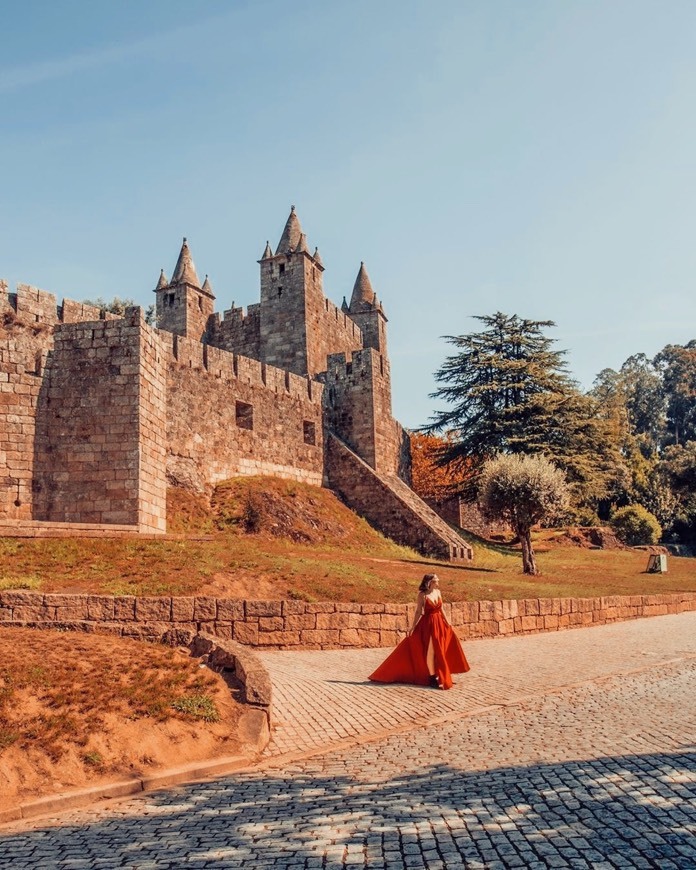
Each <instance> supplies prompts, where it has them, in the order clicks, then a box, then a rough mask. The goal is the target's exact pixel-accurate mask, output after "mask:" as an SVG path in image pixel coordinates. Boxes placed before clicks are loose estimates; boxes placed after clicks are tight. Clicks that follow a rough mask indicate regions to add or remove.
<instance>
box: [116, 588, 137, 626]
mask: <svg viewBox="0 0 696 870" xmlns="http://www.w3.org/2000/svg"><path fill="white" fill-rule="evenodd" d="M114 619H117V620H119V621H122V622H131V621H134V620H135V598H134V597H133V596H132V595H120V596H116V597H115V598H114Z"/></svg>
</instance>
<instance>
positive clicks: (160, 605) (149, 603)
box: [135, 598, 172, 622]
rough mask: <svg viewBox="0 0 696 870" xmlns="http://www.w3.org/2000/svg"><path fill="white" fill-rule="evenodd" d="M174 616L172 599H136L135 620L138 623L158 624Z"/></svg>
mask: <svg viewBox="0 0 696 870" xmlns="http://www.w3.org/2000/svg"><path fill="white" fill-rule="evenodd" d="M171 616H172V600H171V598H136V600H135V618H136V620H137V621H138V622H156V621H159V620H166V621H167V622H169V621H170V620H171Z"/></svg>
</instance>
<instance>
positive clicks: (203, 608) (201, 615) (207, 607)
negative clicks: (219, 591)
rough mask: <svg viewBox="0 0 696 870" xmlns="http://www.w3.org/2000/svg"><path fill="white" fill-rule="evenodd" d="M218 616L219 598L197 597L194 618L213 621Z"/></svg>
mask: <svg viewBox="0 0 696 870" xmlns="http://www.w3.org/2000/svg"><path fill="white" fill-rule="evenodd" d="M216 616H217V600H216V599H215V598H205V597H196V598H195V599H194V605H193V618H194V620H201V621H208V622H212V621H214V620H215V618H216Z"/></svg>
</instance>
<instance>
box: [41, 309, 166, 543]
mask: <svg viewBox="0 0 696 870" xmlns="http://www.w3.org/2000/svg"><path fill="white" fill-rule="evenodd" d="M163 387H164V361H163V359H162V352H161V348H160V346H159V342H158V340H157V337H156V335H155V334H154V332H153V331H152V330H151V329H150V328H149V327H148V326H147V325H146V324H145V323H144V321H143V320H142V316H141V312H140V309H129V311H128V312H127V316H126V318H124V319H116V320H100V321H86V322H83V323H72V324H61V325H58V326H57V327H56V328H55V330H54V349H53V352H52V354H51V356H50V357H49V359H48V362H47V367H46V374H45V377H44V379H43V382H42V386H41V390H40V394H39V397H38V404H37V427H36V439H35V447H34V490H35V501H34V518H35V519H40V520H47V521H54V522H81V523H85V522H86V523H118V524H134V525H138V526H139V527H140V529H141V530H142V531H153V532H163V531H165V522H166V515H165V497H166V492H165V486H166V482H165V477H164V441H163V435H164V412H165V405H164V394H163Z"/></svg>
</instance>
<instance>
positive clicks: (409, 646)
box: [370, 574, 469, 689]
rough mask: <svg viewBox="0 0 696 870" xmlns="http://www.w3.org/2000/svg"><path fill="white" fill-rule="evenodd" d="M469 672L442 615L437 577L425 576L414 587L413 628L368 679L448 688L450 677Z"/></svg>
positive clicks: (461, 652) (462, 653) (464, 658)
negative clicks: (416, 587) (416, 597)
mask: <svg viewBox="0 0 696 870" xmlns="http://www.w3.org/2000/svg"><path fill="white" fill-rule="evenodd" d="M468 670H469V663H468V662H467V660H466V656H465V655H464V650H463V649H462V645H461V644H460V643H459V638H458V637H457V635H456V634H455V633H454V631H453V630H452V626H451V625H450V624H449V623H448V622H447V620H446V619H445V616H444V614H443V612H442V595H440V581H439V579H438V576H437V574H426V575H425V577H423V580H422V582H421V584H420V586H419V587H418V601H417V604H416V612H415V614H414V616H413V625H412V626H411V628H410V629H409V632H408V634H407V635H406V637H405V638H404V639H403V640H402V641H401V643H400V644H399V645H398V646H397V648H396V649H395V650H394V652H393V653H391V654H390V655H389V656H388V657H387V658H386V659H385V660H384V662H382V664H381V665H380V666H379V667H378V668H377V670H376V671H375V672H374V674H370V679H371V680H374V681H375V682H377V683H415V684H416V685H418V686H432V688H434V689H437V688H440V689H450V688H452V674H463V673H466V671H468Z"/></svg>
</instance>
